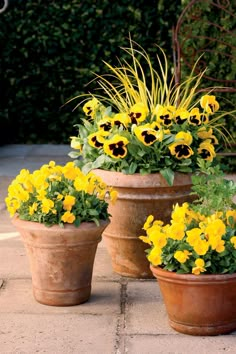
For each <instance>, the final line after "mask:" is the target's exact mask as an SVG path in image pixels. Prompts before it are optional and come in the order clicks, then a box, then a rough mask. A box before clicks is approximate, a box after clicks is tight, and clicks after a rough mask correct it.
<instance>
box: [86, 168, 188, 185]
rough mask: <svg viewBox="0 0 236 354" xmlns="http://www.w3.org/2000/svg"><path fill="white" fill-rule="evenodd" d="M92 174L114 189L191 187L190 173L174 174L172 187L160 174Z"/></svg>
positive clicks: (105, 172) (101, 172) (101, 171)
mask: <svg viewBox="0 0 236 354" xmlns="http://www.w3.org/2000/svg"><path fill="white" fill-rule="evenodd" d="M92 172H94V174H96V175H97V176H99V177H101V178H103V179H104V180H105V182H106V183H107V184H109V185H112V186H114V187H124V186H125V187H126V188H153V187H162V188H163V187H164V188H166V187H167V188H173V187H176V186H182V187H183V186H184V187H185V188H186V187H188V186H189V187H191V186H192V178H191V177H192V175H193V174H192V173H180V172H175V175H174V182H173V185H172V186H170V185H169V184H168V183H167V181H166V180H165V178H164V177H163V176H162V175H161V173H160V172H157V173H149V174H144V175H141V174H140V173H134V174H125V173H123V172H117V171H110V170H103V169H94V170H92Z"/></svg>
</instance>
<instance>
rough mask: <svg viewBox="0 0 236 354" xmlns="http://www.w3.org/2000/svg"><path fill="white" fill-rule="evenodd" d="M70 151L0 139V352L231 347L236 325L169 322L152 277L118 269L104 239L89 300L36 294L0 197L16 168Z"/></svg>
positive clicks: (150, 352)
mask: <svg viewBox="0 0 236 354" xmlns="http://www.w3.org/2000/svg"><path fill="white" fill-rule="evenodd" d="M69 151H70V148H69V146H66V145H59V146H53V145H36V146H35V145H14V146H13V145H8V146H4V147H0V353H1V354H32V353H40V354H41V353H46V354H74V353H76V354H78V353H79V354H127V353H128V354H195V353H196V354H205V353H206V354H221V353H236V332H233V333H231V334H228V335H222V336H216V337H194V336H189V335H184V334H180V333H178V332H176V331H174V330H173V329H172V328H170V326H169V323H168V318H167V314H166V311H165V306H164V303H163V301H162V297H161V293H160V289H159V286H158V283H157V281H156V280H155V279H153V280H137V279H129V278H123V277H120V276H119V275H118V274H115V273H114V272H113V271H112V265H111V260H110V256H109V255H108V252H107V250H106V247H105V244H104V242H103V241H102V242H100V243H99V245H98V249H97V254H96V258H95V262H94V272H93V279H92V292H91V298H90V299H89V301H88V302H86V303H84V304H82V305H78V306H69V307H56V306H55V307H54V306H46V305H42V304H39V303H37V302H36V301H35V299H34V298H33V294H32V284H31V275H30V270H29V264H28V259H27V257H26V253H25V249H24V246H23V244H22V242H21V239H20V236H19V234H18V233H17V232H16V230H15V228H14V227H13V226H12V225H11V220H10V218H9V215H8V213H7V211H6V208H5V203H4V199H5V197H6V195H7V187H8V185H9V183H10V182H11V180H12V179H13V177H14V176H15V175H16V174H17V173H18V172H19V170H20V169H21V168H29V169H30V170H31V171H32V170H33V169H35V168H39V167H40V166H41V164H42V163H48V162H49V161H50V160H55V161H56V162H57V163H61V164H63V163H66V162H67V161H71V159H70V157H68V155H67V154H68V152H69ZM228 177H229V178H234V179H235V177H236V175H232V176H228Z"/></svg>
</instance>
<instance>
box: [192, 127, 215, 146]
mask: <svg viewBox="0 0 236 354" xmlns="http://www.w3.org/2000/svg"><path fill="white" fill-rule="evenodd" d="M197 136H198V137H199V138H200V139H203V140H205V139H210V141H211V143H212V144H213V145H217V144H218V139H217V138H216V136H215V135H213V129H212V128H210V129H209V130H207V129H206V127H202V128H200V129H199V130H198V132H197Z"/></svg>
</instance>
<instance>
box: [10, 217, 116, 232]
mask: <svg viewBox="0 0 236 354" xmlns="http://www.w3.org/2000/svg"><path fill="white" fill-rule="evenodd" d="M11 222H12V224H13V225H14V226H16V227H20V225H21V224H22V225H24V228H27V229H28V230H31V229H34V230H35V229H36V228H37V229H44V230H49V229H50V230H53V229H59V230H63V232H66V231H71V230H72V229H75V228H78V229H82V230H83V229H86V230H87V229H88V228H89V229H96V228H103V227H104V226H105V225H108V224H110V219H107V220H100V221H99V222H100V224H99V226H97V225H96V224H95V222H94V221H91V222H82V223H81V224H80V225H79V226H78V227H76V226H75V225H74V224H68V223H66V224H64V227H61V226H59V225H58V224H56V225H52V226H46V225H44V224H43V223H39V222H37V221H28V220H22V219H21V218H20V217H19V215H14V216H13V218H12V220H11Z"/></svg>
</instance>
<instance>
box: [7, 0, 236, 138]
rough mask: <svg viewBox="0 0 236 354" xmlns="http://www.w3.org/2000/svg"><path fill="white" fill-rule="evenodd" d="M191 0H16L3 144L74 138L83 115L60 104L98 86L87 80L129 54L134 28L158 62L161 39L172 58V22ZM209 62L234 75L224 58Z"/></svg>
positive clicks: (11, 22) (138, 39)
mask: <svg viewBox="0 0 236 354" xmlns="http://www.w3.org/2000/svg"><path fill="white" fill-rule="evenodd" d="M234 1H235V0H234ZM188 2H189V0H182V1H181V0H177V1H176V0H170V1H168V8H167V7H166V4H167V1H165V0H159V1H158V0H149V1H146V0H129V1H127V0H119V1H109V0H87V1H78V0H71V1H63V0H57V1H55V0H51V1H49V2H47V4H45V1H43V0H28V1H25V0H18V1H17V0H12V6H11V7H10V8H9V10H8V11H6V12H5V13H3V14H1V15H0V28H1V31H0V51H1V56H0V97H1V99H0V144H4V143H68V142H69V137H70V136H71V135H74V133H75V128H74V127H73V126H74V124H76V123H79V119H80V115H79V112H78V111H75V112H72V109H73V107H74V105H72V106H71V105H66V106H65V107H64V108H61V106H62V105H63V104H64V103H65V102H66V101H67V100H69V99H70V98H71V97H74V96H76V95H79V94H81V93H85V92H89V91H92V90H93V85H92V84H91V85H87V84H88V83H89V82H90V81H91V79H93V78H94V74H93V73H97V74H102V73H104V72H106V71H107V69H106V68H105V65H104V64H103V60H104V61H107V62H109V63H111V64H115V65H116V64H117V63H118V62H117V58H118V57H119V58H121V57H122V58H123V59H125V58H126V55H125V53H124V51H122V50H121V47H125V46H128V45H129V39H128V36H129V33H130V34H131V37H132V39H133V40H135V41H136V42H138V43H139V44H140V45H141V46H142V47H143V48H144V49H145V50H146V51H147V52H148V53H149V54H150V56H151V58H152V61H153V62H154V61H155V51H156V48H155V44H158V45H160V46H161V47H162V48H163V49H164V50H165V52H166V55H167V57H168V58H169V60H170V62H171V63H172V57H173V50H172V26H173V25H175V24H176V21H177V19H178V16H179V15H180V13H181V10H182V8H183V6H184V5H186V3H188ZM200 2H201V1H200ZM203 3H204V2H203ZM225 21H226V22H227V21H229V19H228V20H227V18H226V19H225ZM229 25H230V24H229ZM188 45H189V46H190V47H191V46H193V45H195V44H194V43H191V41H190V43H188ZM210 62H211V66H212V67H213V69H214V68H217V70H221V72H222V75H225V72H226V70H227V75H231V74H230V73H228V71H229V70H233V68H230V69H229V65H228V63H226V62H225V61H223V60H218V61H217V58H215V57H211V60H210ZM219 66H220V69H219ZM234 69H235V68H234ZM234 72H235V71H234ZM228 126H229V127H230V129H231V131H232V132H233V131H235V126H234V123H232V122H229V123H228ZM231 127H232V128H231Z"/></svg>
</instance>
